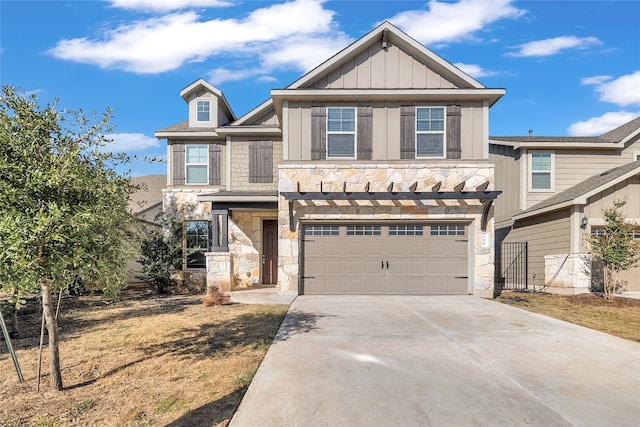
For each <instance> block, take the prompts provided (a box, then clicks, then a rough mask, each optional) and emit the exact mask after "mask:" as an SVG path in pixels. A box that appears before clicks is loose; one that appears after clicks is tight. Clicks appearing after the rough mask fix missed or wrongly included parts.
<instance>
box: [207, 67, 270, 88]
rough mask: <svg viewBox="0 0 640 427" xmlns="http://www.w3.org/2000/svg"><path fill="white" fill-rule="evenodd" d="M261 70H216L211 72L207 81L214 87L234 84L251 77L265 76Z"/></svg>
mask: <svg viewBox="0 0 640 427" xmlns="http://www.w3.org/2000/svg"><path fill="white" fill-rule="evenodd" d="M264 71H265V70H263V69H261V68H243V69H238V70H231V69H229V68H223V67H221V68H214V69H213V70H211V71H209V74H208V76H207V77H208V78H207V81H208V82H210V83H211V84H214V85H219V84H222V83H224V82H234V81H238V80H245V79H247V78H249V77H253V76H259V75H261V74H264Z"/></svg>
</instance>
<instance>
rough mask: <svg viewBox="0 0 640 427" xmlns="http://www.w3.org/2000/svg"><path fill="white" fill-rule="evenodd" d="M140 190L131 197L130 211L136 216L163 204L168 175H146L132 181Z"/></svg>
mask: <svg viewBox="0 0 640 427" xmlns="http://www.w3.org/2000/svg"><path fill="white" fill-rule="evenodd" d="M131 180H132V182H133V183H134V184H135V185H139V186H140V189H139V190H137V191H136V192H135V193H133V194H131V195H130V196H129V209H130V210H131V212H133V213H135V214H136V215H139V214H142V213H144V212H146V211H148V210H149V209H151V208H153V207H155V206H157V205H159V204H161V203H162V189H164V188H165V187H166V186H167V176H166V175H145V176H137V177H134V178H132V179H131Z"/></svg>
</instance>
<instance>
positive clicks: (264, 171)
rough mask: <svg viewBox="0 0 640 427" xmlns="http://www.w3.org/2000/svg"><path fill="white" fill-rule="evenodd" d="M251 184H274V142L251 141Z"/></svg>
mask: <svg viewBox="0 0 640 427" xmlns="http://www.w3.org/2000/svg"><path fill="white" fill-rule="evenodd" d="M249 182H273V142H272V141H249Z"/></svg>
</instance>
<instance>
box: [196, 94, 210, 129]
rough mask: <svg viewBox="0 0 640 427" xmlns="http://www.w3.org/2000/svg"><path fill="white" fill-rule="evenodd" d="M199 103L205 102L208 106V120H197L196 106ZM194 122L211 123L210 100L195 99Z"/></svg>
mask: <svg viewBox="0 0 640 427" xmlns="http://www.w3.org/2000/svg"><path fill="white" fill-rule="evenodd" d="M200 102H206V103H207V104H209V120H199V119H198V113H199V111H198V104H199V103H200ZM196 122H198V123H209V122H211V100H210V99H196Z"/></svg>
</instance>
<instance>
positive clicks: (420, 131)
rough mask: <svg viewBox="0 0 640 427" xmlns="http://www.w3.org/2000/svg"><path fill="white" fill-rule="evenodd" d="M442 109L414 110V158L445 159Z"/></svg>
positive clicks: (424, 108)
mask: <svg viewBox="0 0 640 427" xmlns="http://www.w3.org/2000/svg"><path fill="white" fill-rule="evenodd" d="M444 120H445V113H444V107H417V108H416V157H423V158H424V157H438V158H443V157H445V151H444V149H445V145H444V129H445V128H444Z"/></svg>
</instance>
